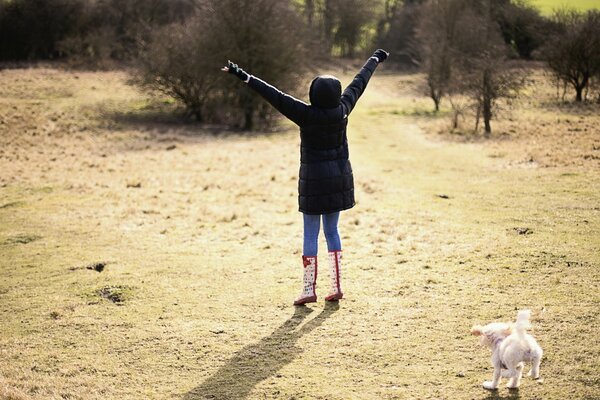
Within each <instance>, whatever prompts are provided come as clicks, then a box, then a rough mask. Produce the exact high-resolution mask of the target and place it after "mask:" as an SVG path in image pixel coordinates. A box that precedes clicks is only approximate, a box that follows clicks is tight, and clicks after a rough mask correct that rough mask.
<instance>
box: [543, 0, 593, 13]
mask: <svg viewBox="0 0 600 400" xmlns="http://www.w3.org/2000/svg"><path fill="white" fill-rule="evenodd" d="M532 4H533V5H534V6H536V7H537V8H539V9H540V10H541V12H542V14H544V15H551V14H552V13H553V12H554V10H557V9H560V8H563V7H570V8H575V9H576V10H579V11H586V10H591V9H600V1H598V0H574V1H565V0H534V1H532Z"/></svg>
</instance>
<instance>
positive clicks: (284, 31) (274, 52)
mask: <svg viewBox="0 0 600 400" xmlns="http://www.w3.org/2000/svg"><path fill="white" fill-rule="evenodd" d="M599 31H600V13H599V12H598V11H597V10H593V11H589V12H587V13H578V12H575V11H572V10H566V9H564V10H560V11H558V12H556V13H555V14H554V15H553V16H552V17H550V18H546V17H544V16H542V15H541V14H540V13H539V11H538V10H537V9H535V8H534V7H533V6H532V5H531V4H530V3H529V2H528V1H526V0H239V1H233V0H0V61H2V62H11V61H29V60H55V59H60V60H66V61H67V62H69V63H72V64H75V65H84V66H88V67H89V66H91V67H94V68H98V67H100V68H106V67H111V66H114V65H122V64H123V63H126V64H128V65H130V66H133V67H135V68H136V69H135V70H136V73H135V81H136V82H137V83H139V84H140V85H143V86H146V87H151V88H154V89H158V90H162V91H163V92H165V93H167V94H169V95H171V96H173V97H174V98H176V99H177V100H179V101H180V102H181V103H182V104H184V105H185V107H186V109H187V110H188V114H189V115H190V116H193V117H194V118H195V119H197V120H199V121H219V122H226V123H229V124H231V125H235V126H239V127H241V128H244V129H253V128H255V127H256V126H258V125H261V124H264V123H268V122H269V121H270V120H271V119H272V117H273V115H272V111H271V109H270V108H268V107H266V106H265V105H264V103H262V102H260V101H257V99H256V97H255V96H253V95H252V94H251V93H249V91H246V90H243V89H244V88H240V86H239V85H236V84H235V83H233V82H231V80H228V79H226V77H224V76H223V75H222V74H219V67H220V66H221V65H222V64H223V63H224V62H225V61H226V60H227V59H228V58H231V59H233V60H234V61H236V62H238V63H239V64H240V65H242V66H244V67H245V68H247V69H248V70H249V71H250V72H252V73H255V74H256V75H258V76H261V77H264V78H265V79H266V80H268V81H270V82H273V83H274V84H276V85H277V86H278V87H280V88H282V89H283V90H286V91H291V92H292V93H294V92H295V90H297V89H298V84H299V82H301V80H302V77H303V76H304V75H305V73H306V72H307V71H308V70H315V66H316V65H319V64H320V63H322V61H323V60H325V61H326V60H327V59H329V58H330V57H350V58H353V57H360V56H364V55H365V54H370V51H371V50H372V48H373V47H376V46H377V47H384V48H386V49H388V50H390V51H391V53H392V58H391V60H390V61H392V63H393V62H394V60H395V61H396V65H398V66H400V67H410V68H415V69H417V68H418V69H420V70H422V71H424V72H425V74H426V76H427V79H426V82H427V93H428V95H429V96H430V97H431V99H432V101H433V106H434V108H435V110H438V109H439V107H440V103H441V102H442V101H443V99H445V100H444V101H447V102H448V103H450V105H451V107H452V110H453V111H454V119H455V122H456V123H457V121H458V117H459V116H460V115H461V113H463V112H464V111H465V108H466V107H471V108H473V110H474V114H475V115H476V120H477V125H478V124H479V121H480V120H482V121H483V125H484V129H485V132H488V133H489V132H491V125H490V121H491V120H492V118H493V115H494V110H495V106H496V103H497V102H498V101H499V99H502V98H506V97H509V98H510V97H512V96H515V95H517V94H518V91H519V89H520V87H521V86H522V85H523V83H524V81H525V80H524V79H525V74H524V72H523V69H520V68H516V67H515V65H516V64H518V62H519V61H520V60H542V61H545V62H546V64H547V65H548V67H549V68H550V70H551V71H552V72H553V74H554V76H555V78H556V81H557V82H558V83H560V85H562V87H563V96H564V93H566V91H567V88H569V87H572V88H573V90H574V92H575V99H576V101H578V102H581V101H585V100H586V98H587V99H590V98H591V97H592V96H594V95H597V93H596V92H594V90H597V89H595V88H596V82H597V81H600V60H599V58H600V56H599V54H600V52H598V51H597V49H598V48H600V32H599ZM464 99H470V101H467V102H466V103H465V102H464V101H463V100H464ZM598 100H599V101H600V97H598ZM225 104H227V107H224V106H223V105H225Z"/></svg>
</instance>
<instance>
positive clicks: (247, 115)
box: [243, 107, 254, 131]
mask: <svg viewBox="0 0 600 400" xmlns="http://www.w3.org/2000/svg"><path fill="white" fill-rule="evenodd" d="M253 128H254V112H253V110H252V107H246V108H245V109H244V127H243V129H244V130H245V131H251V130H252V129H253Z"/></svg>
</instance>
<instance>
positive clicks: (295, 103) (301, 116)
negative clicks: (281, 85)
mask: <svg viewBox="0 0 600 400" xmlns="http://www.w3.org/2000/svg"><path fill="white" fill-rule="evenodd" d="M221 70H222V71H224V72H229V73H231V74H233V75H235V76H237V77H238V78H240V79H241V80H242V81H244V82H245V83H247V84H248V86H250V87H251V88H252V89H253V90H254V91H256V92H257V93H258V94H260V95H261V96H262V97H263V98H264V99H265V100H267V101H268V102H269V103H270V104H271V105H272V106H273V107H275V109H276V110H277V111H279V112H280V113H281V114H283V115H284V116H285V117H287V118H288V119H289V120H291V121H292V122H294V123H295V124H297V125H301V124H302V122H303V121H305V120H306V117H307V115H308V110H309V105H308V104H306V103H305V102H303V101H301V100H298V99H296V98H295V97H293V96H290V95H289V94H286V93H284V92H282V91H281V90H279V89H277V88H276V87H275V86H273V85H270V84H268V83H267V82H265V81H263V80H262V79H259V78H257V77H255V76H253V75H250V74H248V73H247V72H246V71H244V70H243V69H241V68H240V67H238V66H237V65H236V64H234V63H232V62H231V61H229V62H228V64H227V66H226V67H223V68H222V69H221Z"/></svg>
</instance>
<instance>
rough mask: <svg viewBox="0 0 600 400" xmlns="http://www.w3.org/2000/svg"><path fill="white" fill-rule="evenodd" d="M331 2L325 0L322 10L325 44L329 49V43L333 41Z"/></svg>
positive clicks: (330, 0)
mask: <svg viewBox="0 0 600 400" xmlns="http://www.w3.org/2000/svg"><path fill="white" fill-rule="evenodd" d="M332 3H333V1H332V0H325V11H324V12H323V30H324V32H323V34H324V36H325V43H326V46H327V48H328V49H329V50H331V45H332V43H333V19H334V10H333V4H332Z"/></svg>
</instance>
